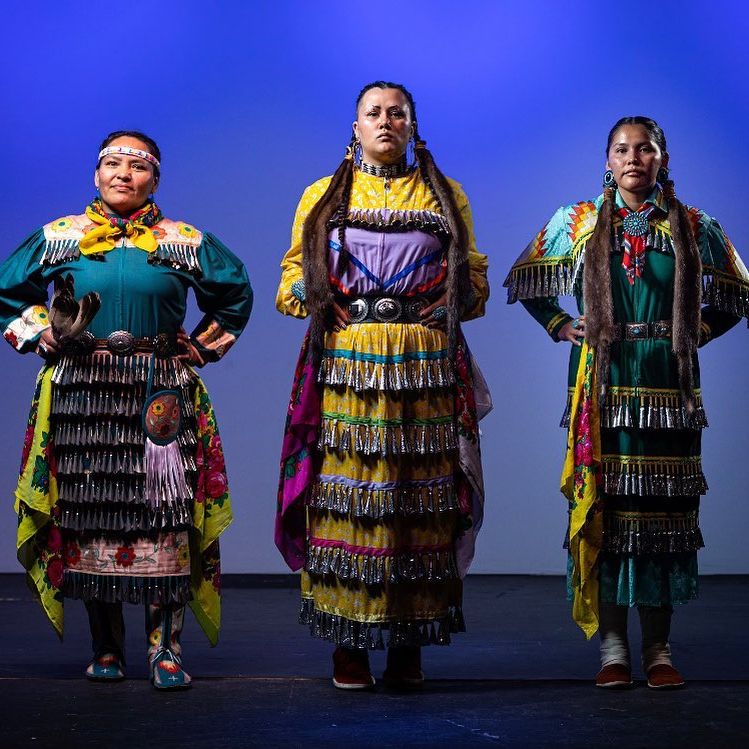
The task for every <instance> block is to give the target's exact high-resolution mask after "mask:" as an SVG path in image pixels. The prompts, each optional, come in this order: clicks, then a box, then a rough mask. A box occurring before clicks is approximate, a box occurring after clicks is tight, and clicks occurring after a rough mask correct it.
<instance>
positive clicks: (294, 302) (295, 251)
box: [276, 177, 330, 317]
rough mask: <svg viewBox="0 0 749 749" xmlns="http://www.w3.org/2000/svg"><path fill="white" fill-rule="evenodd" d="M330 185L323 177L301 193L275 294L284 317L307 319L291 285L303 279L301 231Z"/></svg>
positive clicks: (327, 178) (305, 311)
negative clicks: (289, 244) (279, 281)
mask: <svg viewBox="0 0 749 749" xmlns="http://www.w3.org/2000/svg"><path fill="white" fill-rule="evenodd" d="M329 184H330V177H323V179H320V180H318V181H317V182H315V183H314V184H312V185H310V186H309V187H308V188H307V189H306V190H305V191H304V192H303V193H302V197H301V200H300V201H299V205H298V206H297V208H296V213H295V214H294V224H293V226H292V227H291V246H290V247H289V249H288V251H287V252H286V254H285V255H284V256H283V260H282V261H281V283H280V284H279V286H278V293H277V294H276V309H277V310H278V311H279V312H280V313H281V314H284V315H292V316H293V317H307V314H308V313H307V307H306V305H305V304H304V302H303V301H301V299H299V297H298V296H296V295H295V294H294V293H293V292H292V284H294V283H295V282H301V281H303V279H304V271H303V270H302V229H303V228H304V222H305V220H306V218H307V216H308V215H309V212H310V211H311V210H312V208H313V206H314V205H315V203H317V201H318V200H320V198H321V197H322V196H323V194H324V193H325V190H327V189H328V185H329Z"/></svg>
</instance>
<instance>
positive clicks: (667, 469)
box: [505, 188, 749, 606]
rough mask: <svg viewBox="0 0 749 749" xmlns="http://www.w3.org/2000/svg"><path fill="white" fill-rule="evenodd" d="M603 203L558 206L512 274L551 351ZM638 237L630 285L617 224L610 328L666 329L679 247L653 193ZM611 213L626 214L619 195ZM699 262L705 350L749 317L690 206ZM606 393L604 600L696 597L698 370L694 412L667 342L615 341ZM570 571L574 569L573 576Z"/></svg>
mask: <svg viewBox="0 0 749 749" xmlns="http://www.w3.org/2000/svg"><path fill="white" fill-rule="evenodd" d="M602 201H603V197H602V196H600V197H598V198H597V199H595V200H591V201H583V202H580V203H575V204H573V205H570V206H564V207H562V208H560V209H559V210H558V211H557V212H556V213H555V214H554V216H553V217H552V218H551V220H550V221H549V222H548V223H547V225H546V226H545V227H544V228H543V229H542V230H541V232H540V233H539V234H538V235H537V236H536V238H535V239H534V240H533V241H532V242H531V244H530V245H529V246H528V247H527V248H526V250H525V251H524V252H523V253H522V255H521V256H520V258H518V260H517V262H516V263H515V264H514V266H513V268H512V270H511V271H510V275H509V276H508V278H507V280H506V282H505V286H506V287H507V288H508V293H509V301H510V302H514V301H516V300H520V301H521V302H522V304H523V306H524V307H525V308H526V309H527V310H528V312H529V313H530V314H531V315H532V316H533V317H534V318H535V319H536V320H537V321H538V322H539V323H540V324H541V325H543V326H544V328H545V329H546V330H547V332H548V333H549V335H550V336H551V338H552V340H554V341H558V338H557V335H558V333H559V331H560V330H561V328H562V327H563V326H564V325H565V324H566V323H568V322H570V321H571V320H572V319H573V318H572V316H571V315H569V314H568V313H567V312H565V311H564V310H563V309H562V307H561V306H560V304H559V299H558V297H559V296H560V295H563V294H566V295H570V296H573V297H574V298H575V302H576V304H577V310H578V314H580V315H583V314H584V313H585V309H584V305H583V294H582V268H583V265H584V262H585V246H586V244H587V241H588V240H589V238H590V236H591V235H592V233H593V230H594V228H595V225H596V221H597V217H598V210H599V208H600V206H601V203H602ZM646 204H648V207H649V206H652V211H651V212H650V214H649V217H648V222H649V226H648V233H647V235H646V239H645V245H646V248H645V258H644V267H643V269H642V275H641V276H638V277H635V278H634V279H633V282H632V283H630V280H629V278H628V276H627V273H626V272H625V269H624V267H623V265H622V258H623V229H622V218H621V217H620V216H619V215H616V216H615V220H614V230H615V234H616V240H615V242H614V243H613V246H612V252H611V261H610V262H611V267H610V272H611V290H612V298H613V303H614V322H615V324H622V323H657V322H661V321H664V322H666V323H668V322H670V320H671V315H672V306H673V298H674V268H675V262H674V245H673V241H672V238H671V227H670V225H669V222H668V211H667V207H666V204H665V200H664V199H663V196H662V194H661V192H660V189H658V188H656V189H655V190H654V191H653V193H652V194H651V195H650V197H649V198H648V200H647V201H646ZM616 207H617V209H623V208H624V207H625V204H624V202H623V201H622V199H621V196H620V195H619V194H618V193H617V195H616ZM688 214H689V218H690V220H691V224H692V229H693V231H694V233H695V237H696V239H697V244H698V247H699V250H700V254H701V259H702V272H703V288H704V294H703V301H704V302H706V306H704V307H703V308H702V327H701V331H700V345H705V344H706V343H708V342H709V341H711V340H713V339H715V338H717V337H718V336H720V335H722V334H723V333H725V332H726V331H727V330H729V329H730V328H732V327H733V326H734V325H736V324H737V323H738V321H739V320H740V318H741V317H742V316H744V317H746V316H747V313H748V312H749V274H748V273H747V270H746V267H745V266H744V264H743V263H742V262H741V259H740V258H739V256H738V254H737V253H736V250H735V249H734V247H733V245H732V244H731V242H730V240H729V239H728V237H727V236H726V235H725V233H724V232H723V230H722V228H721V226H720V224H718V222H717V221H715V220H714V219H712V218H710V217H709V216H708V215H706V214H705V213H704V212H703V211H700V210H699V209H697V208H688ZM580 352H581V348H580V347H577V346H572V347H571V352H570V362H569V377H568V386H569V390H568V393H569V396H568V402H567V409H566V411H565V413H564V416H563V418H562V426H564V427H568V426H569V418H570V413H569V412H570V405H571V394H572V391H573V388H574V385H575V378H576V374H577V371H578V365H579V360H580ZM610 363H611V366H610V375H609V387H608V393H607V397H606V401H605V403H603V404H601V413H600V417H601V462H602V475H601V484H602V486H601V489H602V500H603V508H604V510H603V513H604V515H603V517H604V533H603V546H602V552H601V554H600V556H599V561H598V572H599V582H600V599H601V601H602V602H604V603H617V604H620V605H626V606H633V605H646V606H664V605H671V604H675V603H684V602H686V601H688V600H690V599H692V598H695V597H696V596H697V550H698V549H699V548H701V547H702V546H703V545H704V544H703V538H702V533H701V531H700V527H699V501H700V496H701V495H702V494H704V493H705V492H706V491H707V482H706V480H705V477H704V475H703V472H702V461H701V434H702V429H703V428H704V427H706V426H707V418H706V415H705V410H704V407H703V404H702V394H701V390H700V379H699V362H698V359H697V356H695V357H694V361H693V369H694V377H695V386H696V401H697V408H696V412H695V413H694V414H688V413H687V412H686V409H685V408H684V406H683V404H682V400H681V394H680V389H679V376H678V368H677V362H676V357H675V356H674V354H673V352H672V342H671V339H670V337H661V338H658V337H648V338H645V339H641V340H617V341H615V342H614V343H613V344H612V345H611V349H610ZM570 572H571V570H570Z"/></svg>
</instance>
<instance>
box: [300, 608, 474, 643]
mask: <svg viewBox="0 0 749 749" xmlns="http://www.w3.org/2000/svg"><path fill="white" fill-rule="evenodd" d="M299 623H300V624H305V625H307V626H309V630H310V634H311V635H313V636H314V637H320V638H322V639H323V640H328V641H329V642H332V643H334V644H335V645H340V646H342V647H348V648H362V649H363V648H366V649H368V650H383V649H384V648H385V646H386V638H385V633H386V632H387V647H422V646H425V645H449V644H450V635H451V634H455V633H456V632H465V629H466V628H465V620H464V619H463V612H462V611H461V609H460V608H457V607H451V608H450V609H449V610H448V612H447V614H445V616H443V617H439V618H436V619H428V620H418V621H394V622H382V623H379V622H377V623H370V622H357V621H353V620H352V619H346V618H345V617H343V616H336V615H335V614H328V613H326V612H324V611H318V610H317V609H316V608H315V603H314V601H313V600H312V599H310V598H303V599H302V606H301V611H300V613H299Z"/></svg>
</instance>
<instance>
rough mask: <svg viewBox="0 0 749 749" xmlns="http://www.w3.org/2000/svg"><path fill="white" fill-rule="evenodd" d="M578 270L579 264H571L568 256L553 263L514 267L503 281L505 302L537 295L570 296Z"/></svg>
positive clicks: (576, 279)
mask: <svg viewBox="0 0 749 749" xmlns="http://www.w3.org/2000/svg"><path fill="white" fill-rule="evenodd" d="M579 270H580V269H579V266H578V267H573V266H572V264H571V263H570V261H569V258H560V259H559V260H558V261H555V262H554V263H553V264H552V263H541V262H539V263H527V264H524V265H519V266H517V267H514V268H513V269H512V270H511V271H510V273H509V275H508V276H507V278H506V279H505V282H504V286H505V288H506V289H507V303H508V304H514V303H515V302H517V301H518V300H522V299H537V298H539V297H550V296H572V295H573V294H574V290H575V284H576V283H577V281H578V277H579Z"/></svg>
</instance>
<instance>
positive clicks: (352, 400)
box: [276, 81, 489, 689]
mask: <svg viewBox="0 0 749 749" xmlns="http://www.w3.org/2000/svg"><path fill="white" fill-rule="evenodd" d="M409 144H412V145H413V151H414V160H415V163H414V164H413V165H410V164H409V163H408V158H407V151H408V150H409ZM282 269H283V273H282V277H281V284H280V287H279V290H278V296H277V299H276V306H277V308H278V309H279V311H280V312H282V313H283V314H286V315H293V316H295V317H306V316H307V315H309V316H310V318H311V322H310V328H309V332H308V335H307V337H306V339H305V343H304V346H303V348H302V353H301V356H300V359H299V364H298V366H297V370H296V376H295V378H294V387H293V390H292V395H291V399H290V404H289V411H288V417H287V424H286V433H285V438H284V446H283V453H282V458H281V477H280V485H279V497H278V500H279V501H278V519H277V526H276V543H277V545H278V547H279V549H280V550H281V552H282V554H283V555H284V558H285V559H286V561H287V563H288V564H289V566H290V567H291V568H292V569H295V570H296V569H301V568H303V573H302V610H301V616H300V620H301V622H302V623H303V624H307V625H309V627H310V631H311V632H312V634H313V635H316V636H319V637H322V638H325V639H328V640H330V641H332V642H333V643H335V645H336V646H337V647H336V650H335V652H334V655H333V663H334V675H333V683H334V684H335V686H336V687H339V688H343V689H362V688H368V687H371V686H373V685H374V678H373V677H372V674H371V672H370V668H369V659H368V649H371V648H383V647H385V645H387V647H388V659H387V668H386V670H385V674H384V681H385V683H386V684H388V685H391V686H394V687H404V686H405V687H408V686H418V685H420V684H421V683H422V682H423V679H424V676H423V673H422V671H421V646H423V645H427V644H430V643H435V644H448V643H449V642H450V634H451V633H453V632H457V631H461V630H463V629H464V624H463V616H462V611H461V603H462V582H461V580H462V577H463V575H464V574H465V572H466V570H467V568H468V565H469V564H470V561H471V559H472V556H473V547H474V540H475V535H476V533H477V531H478V529H479V527H480V524H481V516H482V507H483V481H482V475H481V463H480V455H479V441H478V427H477V416H482V415H483V413H485V412H486V410H488V393H486V391H485V384H484V382H483V379H482V378H481V376H480V374H479V373H478V371H477V370H476V369H475V364H474V362H473V361H472V359H471V357H470V353H469V352H468V349H467V347H466V344H465V340H464V338H463V335H462V333H461V329H460V322H461V321H462V320H467V319H471V318H473V317H478V316H480V315H483V313H484V306H485V303H486V300H487V297H488V295H489V288H488V284H487V279H486V270H487V260H486V256H485V255H482V254H480V253H478V252H477V251H476V249H475V241H474V237H473V222H472V219H471V211H470V207H469V204H468V200H467V198H466V196H465V194H464V193H463V191H462V189H461V187H460V185H458V184H457V183H456V182H454V181H452V180H449V179H447V178H446V177H445V176H444V175H443V174H442V173H441V172H440V171H439V169H438V168H437V167H436V165H435V163H434V160H433V158H432V155H431V153H430V152H429V151H428V150H427V148H426V144H425V142H424V141H422V140H421V139H420V137H419V133H418V127H417V121H416V111H415V106H414V101H413V98H412V96H411V94H410V93H409V92H408V91H407V90H406V89H405V88H404V87H403V86H401V85H399V84H394V83H388V82H384V81H377V82H375V83H372V84H369V85H368V86H365V87H364V89H363V90H362V92H361V93H360V94H359V96H358V98H357V101H356V121H355V122H354V123H353V137H352V140H351V143H350V144H349V148H348V149H347V153H346V158H344V160H343V161H342V163H341V164H340V166H339V167H338V169H337V170H336V172H335V174H334V175H332V176H331V177H325V178H323V179H321V180H318V181H317V182H315V183H314V184H312V185H311V186H310V187H308V188H307V189H306V190H305V192H304V194H303V196H302V199H301V201H300V203H299V206H298V208H297V212H296V216H295V219H294V226H293V230H292V241H291V248H290V249H289V251H288V252H287V253H286V255H285V257H284V259H283V262H282ZM477 401H478V404H479V405H478V411H479V414H478V415H477Z"/></svg>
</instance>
